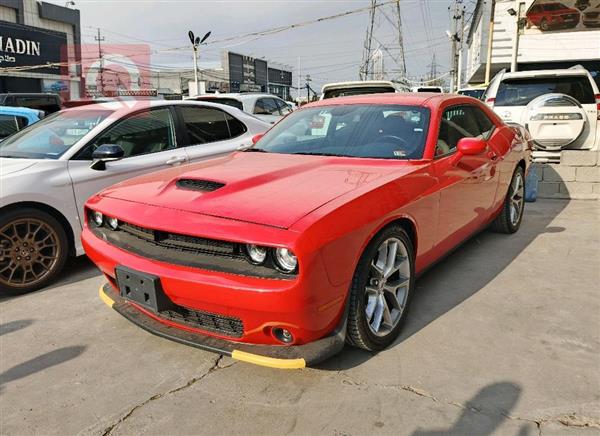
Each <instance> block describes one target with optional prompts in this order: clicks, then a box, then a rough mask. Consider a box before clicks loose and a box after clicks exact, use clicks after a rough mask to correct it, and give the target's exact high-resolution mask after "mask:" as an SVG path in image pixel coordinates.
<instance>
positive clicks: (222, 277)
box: [82, 93, 530, 368]
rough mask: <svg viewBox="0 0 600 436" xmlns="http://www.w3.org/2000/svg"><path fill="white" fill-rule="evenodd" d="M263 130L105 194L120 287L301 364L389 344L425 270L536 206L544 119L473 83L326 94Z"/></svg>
mask: <svg viewBox="0 0 600 436" xmlns="http://www.w3.org/2000/svg"><path fill="white" fill-rule="evenodd" d="M255 140H257V142H255V144H254V145H253V146H250V147H248V148H246V149H244V150H240V151H238V152H236V153H234V154H232V155H228V156H225V157H221V158H216V159H213V160H211V161H207V162H204V163H200V164H194V165H187V166H181V167H178V168H174V169H169V170H167V171H161V172H157V173H154V174H150V175H146V176H143V177H138V178H135V179H132V180H129V181H127V182H124V183H121V184H118V185H115V186H113V187H111V188H108V189H106V190H104V191H103V192H101V193H99V194H98V195H96V196H94V197H92V198H90V199H89V200H88V202H87V205H86V216H87V218H86V223H85V229H84V232H83V236H82V238H83V243H84V246H85V249H86V251H87V254H88V255H89V257H90V258H91V259H92V260H93V261H94V262H95V263H96V264H97V265H98V267H99V268H100V269H101V270H102V272H103V273H104V274H105V276H106V278H107V280H108V282H107V283H106V285H104V286H103V287H102V288H101V289H100V296H101V298H102V299H103V300H104V302H105V303H107V304H109V305H110V306H112V307H113V308H114V309H115V310H117V311H118V312H119V313H120V314H121V315H123V316H125V317H126V318H128V319H129V320H131V321H132V322H133V323H135V324H137V325H139V326H140V327H142V328H144V329H146V330H148V331H150V332H152V333H154V334H157V335H159V336H162V337H165V338H169V339H172V340H175V341H179V342H182V343H185V344H188V345H192V346H196V347H199V348H203V349H207V350H210V351H214V352H217V353H221V354H224V355H228V356H231V357H233V358H235V359H238V360H243V361H248V362H253V363H257V364H261V365H266V366H272V367H280V368H299V367H304V366H305V365H310V364H315V363H317V362H319V361H322V360H323V359H325V358H327V357H329V356H332V355H334V354H335V353H337V352H339V351H340V350H341V349H342V347H343V346H344V343H349V344H351V345H353V346H356V347H360V348H364V349H367V350H381V349H383V348H385V347H386V346H388V345H389V344H390V343H392V342H393V341H394V340H395V339H396V338H397V337H398V334H399V332H400V329H401V327H402V323H403V321H404V319H405V318H406V314H407V307H408V304H409V302H410V298H411V294H412V292H413V291H414V287H415V278H416V277H417V275H419V273H421V272H422V271H424V270H425V269H426V268H427V267H428V266H430V265H431V264H432V263H434V262H435V261H437V260H439V259H440V258H442V257H443V256H444V255H445V254H447V253H448V252H449V251H450V250H452V249H453V248H454V247H456V246H457V245H458V244H460V243H461V242H462V241H464V240H465V239H466V238H468V237H469V236H471V235H473V234H474V233H475V232H477V231H478V230H480V229H482V228H484V227H486V226H488V225H490V224H492V226H493V227H494V228H495V229H496V230H497V231H500V232H503V233H513V232H516V231H517V230H518V229H519V226H520V224H521V219H522V216H523V205H524V203H523V200H524V180H525V173H526V172H527V169H528V165H529V161H530V139H529V136H528V134H527V132H526V131H525V130H524V129H523V128H521V127H519V126H507V125H505V124H504V123H503V122H502V121H501V120H500V119H499V118H498V117H497V116H496V115H495V114H494V113H493V112H492V111H491V110H489V109H488V108H487V107H486V106H485V105H484V104H482V103H481V102H480V101H478V100H475V99H473V98H470V97H463V96H458V95H442V94H422V93H421V94H379V95H364V96H356V97H345V98H337V99H330V100H323V101H321V102H318V103H313V104H310V105H307V106H305V107H303V108H302V109H300V110H297V111H296V112H294V113H292V114H290V115H289V116H287V117H286V118H284V119H283V120H282V121H280V122H279V123H278V124H276V125H275V126H274V127H273V128H271V130H269V131H268V132H267V133H266V134H265V135H264V136H263V137H262V138H260V139H259V138H255Z"/></svg>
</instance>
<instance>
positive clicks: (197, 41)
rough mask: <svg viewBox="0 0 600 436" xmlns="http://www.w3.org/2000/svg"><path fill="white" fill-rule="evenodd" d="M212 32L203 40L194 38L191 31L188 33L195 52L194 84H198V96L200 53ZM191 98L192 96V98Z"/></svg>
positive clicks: (197, 86) (197, 37)
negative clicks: (201, 46) (201, 47)
mask: <svg viewBox="0 0 600 436" xmlns="http://www.w3.org/2000/svg"><path fill="white" fill-rule="evenodd" d="M209 36H210V32H207V33H206V35H204V37H202V39H200V37H199V36H194V32H192V31H191V30H190V31H189V32H188V37H189V38H190V42H191V43H192V49H193V50H194V82H195V83H196V95H198V88H199V83H198V52H199V51H200V45H202V43H203V42H204V41H206V40H207V39H208V37H209ZM190 97H191V96H190Z"/></svg>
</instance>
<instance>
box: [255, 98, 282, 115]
mask: <svg viewBox="0 0 600 436" xmlns="http://www.w3.org/2000/svg"><path fill="white" fill-rule="evenodd" d="M254 114H256V115H281V114H280V113H279V107H278V106H277V103H276V102H275V100H274V99H272V98H259V99H258V100H256V106H255V107H254Z"/></svg>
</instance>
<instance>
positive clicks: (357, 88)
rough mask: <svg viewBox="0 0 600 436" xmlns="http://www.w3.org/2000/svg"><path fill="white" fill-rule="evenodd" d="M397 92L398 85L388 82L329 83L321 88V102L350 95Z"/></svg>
mask: <svg viewBox="0 0 600 436" xmlns="http://www.w3.org/2000/svg"><path fill="white" fill-rule="evenodd" d="M387 92H397V89H396V85H394V83H392V82H389V81H387V80H363V81H360V80H358V81H354V82H338V83H328V84H326V85H323V88H321V100H324V99H326V98H334V97H347V96H350V95H362V94H379V93H387Z"/></svg>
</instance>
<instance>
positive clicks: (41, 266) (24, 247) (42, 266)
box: [0, 208, 69, 294]
mask: <svg viewBox="0 0 600 436" xmlns="http://www.w3.org/2000/svg"><path fill="white" fill-rule="evenodd" d="M68 251H69V242H68V239H67V235H66V232H65V229H64V228H63V226H62V225H61V224H60V223H59V222H58V220H57V219H56V218H54V217H53V216H52V215H50V214H48V213H46V212H44V211H41V210H38V209H34V208H20V209H13V210H11V211H9V212H3V213H2V216H1V217H0V291H2V292H6V293H9V294H23V293H27V292H32V291H36V290H38V289H41V288H43V287H45V286H47V285H48V284H49V283H51V282H52V281H53V280H54V279H56V277H57V276H58V274H59V273H60V272H61V271H62V269H63V267H64V266H65V262H66V260H67V256H68Z"/></svg>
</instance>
